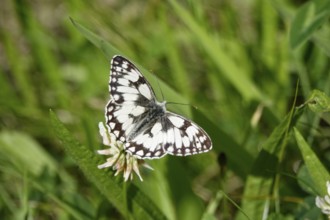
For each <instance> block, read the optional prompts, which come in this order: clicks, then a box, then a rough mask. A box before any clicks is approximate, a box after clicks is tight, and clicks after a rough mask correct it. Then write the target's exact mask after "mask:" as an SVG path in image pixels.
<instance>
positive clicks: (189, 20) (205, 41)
mask: <svg viewBox="0 0 330 220" xmlns="http://www.w3.org/2000/svg"><path fill="white" fill-rule="evenodd" d="M169 2H170V3H171V5H172V7H173V9H174V10H175V11H176V12H177V15H178V16H179V17H180V19H181V20H182V21H183V22H184V23H185V24H186V25H187V26H188V28H189V29H190V30H191V31H192V32H193V33H194V36H196V38H197V40H198V41H199V43H200V44H201V45H202V46H203V48H204V49H205V51H206V52H207V53H208V55H209V56H210V58H211V59H212V60H213V62H214V64H215V65H216V66H217V67H218V69H219V70H220V72H221V73H222V74H223V76H224V77H225V78H227V79H228V81H229V82H230V83H231V84H232V85H233V86H234V87H235V88H236V89H237V90H238V91H239V92H240V94H241V95H242V96H243V97H244V98H245V99H247V100H250V99H256V100H263V101H266V100H265V97H264V96H263V95H262V93H261V92H260V90H259V89H258V87H257V86H256V85H255V84H254V83H253V82H252V81H251V79H250V78H248V77H247V74H246V73H245V72H244V71H243V70H242V69H240V68H239V67H238V66H237V65H236V64H235V62H234V60H232V59H231V58H230V57H229V56H228V54H227V53H225V52H224V51H223V50H222V46H221V42H218V41H216V40H214V39H213V38H212V37H211V36H210V35H209V34H208V33H207V32H206V30H204V29H203V28H202V27H201V26H200V25H199V24H198V22H197V21H196V20H195V19H194V18H193V17H192V16H191V15H190V14H189V12H188V11H187V10H185V9H184V8H183V7H182V6H180V4H179V3H177V2H176V1H174V0H169Z"/></svg>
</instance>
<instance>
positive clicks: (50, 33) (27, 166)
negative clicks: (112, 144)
mask: <svg viewBox="0 0 330 220" xmlns="http://www.w3.org/2000/svg"><path fill="white" fill-rule="evenodd" d="M329 14H330V4H329V1H326V0H324V1H322V0H315V1H298V0H295V1H293V0H291V1H290V0H269V1H262V0H255V1H252V0H251V1H245V0H235V1H230V0H227V1H226V0H223V1H217V0H210V1H193V0H183V1H174V0H168V1H162V0H151V1H140V0H133V1H119V0H105V1H101V0H97V1H73V0H69V1H41V0H34V1H28V0H14V1H11V0H2V1H1V6H0V63H1V68H0V128H1V131H0V181H1V184H0V217H1V218H2V219H142V217H143V219H147V218H149V219H163V218H168V219H235V218H236V219H249V218H250V219H266V218H269V219H284V218H285V219H303V218H305V219H306V218H307V219H318V218H319V219H322V215H321V213H320V210H318V209H317V208H316V207H315V204H314V198H315V195H316V194H317V192H318V194H320V191H321V192H322V191H323V192H324V191H325V182H324V183H323V182H320V181H319V179H317V178H318V177H315V175H313V173H314V172H318V170H317V169H315V167H314V168H313V166H309V165H308V162H306V160H305V159H306V158H307V157H305V155H306V154H304V152H306V151H303V150H302V148H301V145H299V146H300V148H299V147H298V146H297V144H296V141H295V140H294V137H293V136H292V135H291V130H292V126H293V125H295V126H297V127H298V128H299V130H300V132H301V133H302V134H303V137H304V138H305V140H306V142H307V144H308V147H312V152H309V155H310V154H312V155H313V158H315V159H313V160H314V161H317V162H320V164H323V166H324V167H323V166H322V165H321V166H322V169H324V170H328V169H329V168H330V163H329V161H330V151H329V149H330V148H329V143H330V142H329V135H330V130H329V122H330V117H329V113H314V112H311V111H310V110H308V109H305V111H304V112H302V113H299V114H293V115H291V116H288V117H287V118H285V116H286V115H290V110H291V109H292V107H293V106H294V105H296V106H298V105H300V104H303V103H304V102H305V101H306V100H308V97H309V96H310V94H311V92H312V90H314V89H318V90H321V91H323V92H325V94H329V93H330V91H329V90H330V62H329V56H330V26H329ZM70 18H72V20H70ZM114 54H121V55H123V56H126V57H128V58H129V59H131V60H132V62H134V63H136V64H138V65H139V66H140V67H142V66H143V67H144V70H143V73H145V74H146V76H147V77H148V79H149V80H150V82H151V84H152V85H153V88H154V90H155V92H156V93H157V95H158V97H159V99H161V96H159V94H160V92H159V91H160V89H161V90H162V91H163V92H164V96H165V99H166V100H167V101H172V102H180V103H190V104H191V105H193V106H195V107H196V108H197V110H196V109H195V108H191V109H190V107H189V106H180V105H170V106H168V108H169V109H170V110H172V111H175V112H177V113H180V114H183V115H185V116H187V117H189V118H192V119H193V120H194V121H196V122H197V123H198V124H200V125H201V126H202V127H203V128H204V129H205V130H206V131H207V132H208V133H209V134H210V136H211V138H212V140H213V144H214V147H213V150H212V151H211V152H209V153H206V154H202V155H195V156H191V157H186V158H181V157H172V156H167V157H164V158H162V159H160V160H153V161H147V162H148V163H149V164H150V165H151V166H152V167H153V168H154V169H155V170H154V171H148V170H145V169H143V168H142V170H141V172H142V176H143V178H144V181H143V182H140V181H139V180H138V178H137V177H136V176H135V178H134V180H133V182H132V183H131V182H129V183H123V182H122V181H123V178H122V176H121V174H120V175H118V176H117V177H114V176H113V172H112V171H111V170H109V171H106V170H101V171H100V170H98V169H97V167H96V166H97V165H98V164H101V163H104V162H105V158H104V157H102V156H97V155H96V150H97V149H102V148H104V146H102V144H101V137H100V135H99V132H98V127H97V125H98V122H100V121H104V107H105V104H106V103H107V101H108V99H109V93H108V81H109V69H110V66H109V65H110V59H111V57H112V56H113V55H114ZM149 72H151V73H152V75H154V76H152V75H150V74H149ZM156 78H158V81H159V82H160V86H159V85H158V83H157V80H156ZM296 85H298V95H297V97H296V102H294V100H295V91H296ZM50 109H52V111H53V112H54V113H55V115H56V116H57V117H58V119H59V121H60V122H59V121H58V122H55V124H56V123H59V124H60V123H63V124H64V125H65V127H66V128H67V129H68V130H69V133H70V134H68V135H69V136H70V138H73V141H72V143H75V144H77V141H78V142H79V143H80V144H81V145H83V146H84V147H83V148H81V149H84V150H87V151H88V153H90V154H91V155H92V156H91V157H90V158H89V157H87V158H83V156H82V158H81V160H80V159H79V158H80V157H79V156H78V155H79V149H80V148H79V147H77V148H70V149H71V150H67V151H65V149H66V147H67V146H70V143H68V142H70V141H68V139H65V138H64V140H63V136H62V138H61V135H59V134H58V133H61V132H54V122H53V124H52V123H51V120H50V116H49V110H50ZM53 118H54V116H53ZM295 119H296V120H295ZM53 121H54V120H53ZM55 121H56V120H55ZM275 128H277V130H276V129H275ZM274 129H275V130H274ZM55 130H56V129H55ZM60 130H61V129H60ZM62 130H63V129H62ZM60 140H62V142H61V141H60ZM63 142H64V144H63ZM75 144H72V146H76V145H75ZM78 145H79V144H77V146H78ZM277 146H279V147H278V148H277ZM261 149H266V151H267V152H268V153H269V155H271V156H274V157H275V158H277V162H276V163H275V164H272V163H271V162H270V161H268V160H267V158H268V157H264V156H263V154H261V153H260V152H263V151H262V150H261ZM304 149H307V148H304ZM75 150H76V154H75V153H72V151H75ZM80 151H82V150H80ZM87 151H86V152H87ZM88 153H87V154H88ZM73 154H74V155H73ZM92 157H93V159H92ZM72 158H74V159H72ZM262 158H264V161H262ZM265 158H266V159H265ZM89 159H90V160H89ZM305 163H306V166H305V165H304V164H305ZM85 165H86V167H88V168H86V169H85ZM273 165H274V166H273ZM79 167H82V170H83V171H84V172H81V170H80V169H79ZM268 168H269V169H271V170H269V169H268ZM94 169H95V170H94ZM86 170H87V172H86ZM259 171H260V172H264V171H265V172H266V175H263V174H262V175H260V176H261V177H260V176H259V175H258V174H256V173H258V172H259ZM94 172H95V173H97V175H99V174H100V175H103V177H104V179H103V180H105V181H103V182H102V181H100V180H99V179H97V178H95V176H93V175H94V174H93V173H94ZM84 173H85V174H86V173H88V174H86V175H84ZM324 173H327V171H326V172H323V173H322V174H324ZM327 175H328V174H327ZM86 176H87V177H86ZM255 176H258V178H259V179H258V180H257V181H255V180H256V179H254V177H255ZM314 177H315V178H316V179H315V178H314ZM327 177H328V176H327ZM327 177H325V175H323V177H322V178H323V179H326V178H327ZM107 179H109V182H110V186H111V187H106V186H107V185H106V184H108V183H107ZM317 182H319V183H317ZM111 184H112V185H111ZM253 184H255V185H254V186H255V188H253V187H251V186H252V185H253ZM318 186H324V188H322V189H319V191H318V190H315V189H317V187H318ZM114 188H116V189H114ZM313 189H314V190H313ZM111 190H114V191H115V192H116V193H117V192H118V194H116V193H114V194H111ZM249 190H250V191H249ZM107 192H108V193H110V194H111V195H110V194H107ZM130 201H134V203H133V204H131V203H130ZM120 204H121V205H122V206H121V205H120ZM123 204H124V205H123ZM134 204H138V208H136V207H135V205H134ZM249 205H250V206H249ZM141 213H144V214H141ZM145 213H147V214H145ZM247 216H248V217H247Z"/></svg>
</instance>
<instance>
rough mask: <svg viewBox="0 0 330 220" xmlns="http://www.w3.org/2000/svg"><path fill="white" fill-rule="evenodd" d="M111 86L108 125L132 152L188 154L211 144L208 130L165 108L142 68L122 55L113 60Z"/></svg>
mask: <svg viewBox="0 0 330 220" xmlns="http://www.w3.org/2000/svg"><path fill="white" fill-rule="evenodd" d="M109 90H110V96H111V100H110V101H109V103H108V104H107V106H106V123H107V126H108V127H109V128H110V130H111V132H112V133H113V134H115V136H116V137H117V139H118V140H120V141H122V142H123V143H124V146H125V150H126V151H127V152H130V153H131V154H132V155H134V156H136V157H138V158H142V159H144V158H148V159H155V158H160V157H163V156H164V155H166V154H167V153H169V154H172V155H176V156H187V155H192V154H198V153H203V152H207V151H209V150H210V149H211V148H212V142H211V139H210V138H209V136H208V135H207V134H206V132H205V131H204V130H203V129H202V128H200V127H199V126H198V125H196V124H195V123H193V122H191V121H190V120H188V119H186V118H184V117H182V116H180V115H177V114H174V113H172V112H168V111H166V109H165V102H163V103H159V102H157V101H156V97H155V94H154V91H153V90H152V88H151V86H150V85H149V83H148V82H147V81H146V79H145V78H144V77H143V75H142V74H141V73H140V71H139V70H138V69H137V68H136V67H135V65H134V64H132V63H131V62H130V61H128V60H127V59H125V58H123V57H121V56H115V57H114V58H113V59H112V61H111V76H110V82H109Z"/></svg>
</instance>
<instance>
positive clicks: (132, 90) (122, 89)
mask: <svg viewBox="0 0 330 220" xmlns="http://www.w3.org/2000/svg"><path fill="white" fill-rule="evenodd" d="M117 92H122V93H133V94H139V91H137V90H136V89H135V88H132V87H128V86H118V88H117Z"/></svg>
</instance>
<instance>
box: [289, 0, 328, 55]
mask: <svg viewBox="0 0 330 220" xmlns="http://www.w3.org/2000/svg"><path fill="white" fill-rule="evenodd" d="M329 16H330V2H329V1H322V0H319V1H309V2H308V3H306V4H305V5H303V6H302V7H301V8H300V9H299V10H298V12H297V14H296V16H295V18H294V19H293V21H292V27H291V30H290V45H291V48H292V49H296V48H297V47H299V46H300V45H301V44H303V43H304V42H306V41H307V40H308V39H309V38H310V37H311V36H312V35H313V34H314V32H315V31H316V30H317V29H318V28H319V27H320V26H321V25H322V24H324V23H325V22H327V21H328V18H329Z"/></svg>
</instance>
